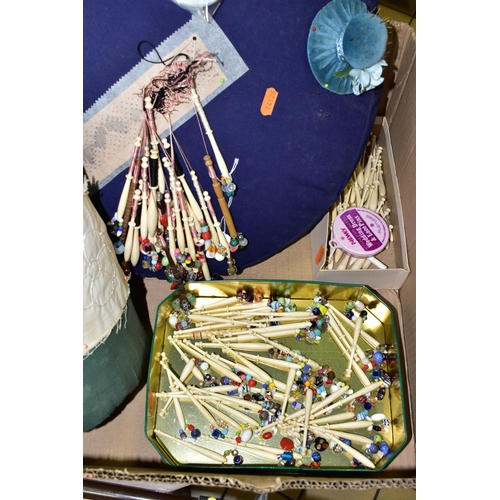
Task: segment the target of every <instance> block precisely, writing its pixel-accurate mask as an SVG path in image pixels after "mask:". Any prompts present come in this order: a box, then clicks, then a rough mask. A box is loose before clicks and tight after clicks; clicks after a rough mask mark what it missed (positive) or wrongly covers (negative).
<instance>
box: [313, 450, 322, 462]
mask: <svg viewBox="0 0 500 500" xmlns="http://www.w3.org/2000/svg"><path fill="white" fill-rule="evenodd" d="M311 458H312V459H313V460H314V461H315V462H321V453H318V452H317V451H313V452H312V454H311Z"/></svg>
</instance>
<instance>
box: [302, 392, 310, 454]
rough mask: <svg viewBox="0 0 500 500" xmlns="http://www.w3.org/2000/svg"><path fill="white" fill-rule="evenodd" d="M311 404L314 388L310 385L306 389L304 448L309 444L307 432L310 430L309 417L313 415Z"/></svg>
mask: <svg viewBox="0 0 500 500" xmlns="http://www.w3.org/2000/svg"><path fill="white" fill-rule="evenodd" d="M311 406H312V390H311V389H310V388H309V387H308V388H307V389H306V397H305V402H304V410H305V413H304V425H303V429H304V432H303V439H302V448H303V449H304V450H305V449H306V444H307V434H308V430H309V419H310V417H311Z"/></svg>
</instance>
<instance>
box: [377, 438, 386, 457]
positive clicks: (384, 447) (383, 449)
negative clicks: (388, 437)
mask: <svg viewBox="0 0 500 500" xmlns="http://www.w3.org/2000/svg"><path fill="white" fill-rule="evenodd" d="M378 447H379V449H380V451H381V452H382V453H383V454H384V455H387V454H388V453H389V445H388V444H387V443H386V442H385V441H382V442H381V443H380V444H379V445H378Z"/></svg>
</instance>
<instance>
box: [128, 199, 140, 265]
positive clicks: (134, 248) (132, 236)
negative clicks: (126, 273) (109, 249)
mask: <svg viewBox="0 0 500 500" xmlns="http://www.w3.org/2000/svg"><path fill="white" fill-rule="evenodd" d="M140 193H141V191H140V190H139V189H136V191H135V193H134V198H133V200H134V201H133V203H134V204H133V208H132V215H131V218H130V222H129V223H128V226H129V231H128V233H127V239H126V240H125V252H124V259H125V261H129V262H130V263H131V264H132V265H133V266H135V265H137V263H138V262H139V258H140V249H139V230H140V226H139V227H138V226H137V223H136V221H135V219H136V215H137V210H138V204H139V200H140V199H141V194H140Z"/></svg>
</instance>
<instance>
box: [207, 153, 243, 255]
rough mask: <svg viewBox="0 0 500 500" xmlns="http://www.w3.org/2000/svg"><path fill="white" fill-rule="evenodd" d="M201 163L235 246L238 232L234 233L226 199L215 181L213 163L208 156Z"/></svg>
mask: <svg viewBox="0 0 500 500" xmlns="http://www.w3.org/2000/svg"><path fill="white" fill-rule="evenodd" d="M203 161H204V162H205V166H206V167H207V168H208V175H209V176H210V178H211V179H212V187H213V190H214V192H215V194H216V196H217V201H218V202H219V206H220V209H221V210H222V213H223V215H224V218H225V220H226V224H227V229H228V231H229V235H230V236H231V239H232V240H233V239H236V245H237V244H238V243H237V241H238V232H237V231H236V226H235V225H234V222H233V217H232V215H231V212H230V211H229V207H228V206H227V202H226V198H225V196H224V193H223V192H222V188H221V185H220V182H219V180H218V179H217V176H216V175H215V171H214V169H213V164H214V163H213V161H212V158H211V157H210V155H205V156H204V157H203ZM231 244H232V243H231ZM236 245H233V246H236Z"/></svg>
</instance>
